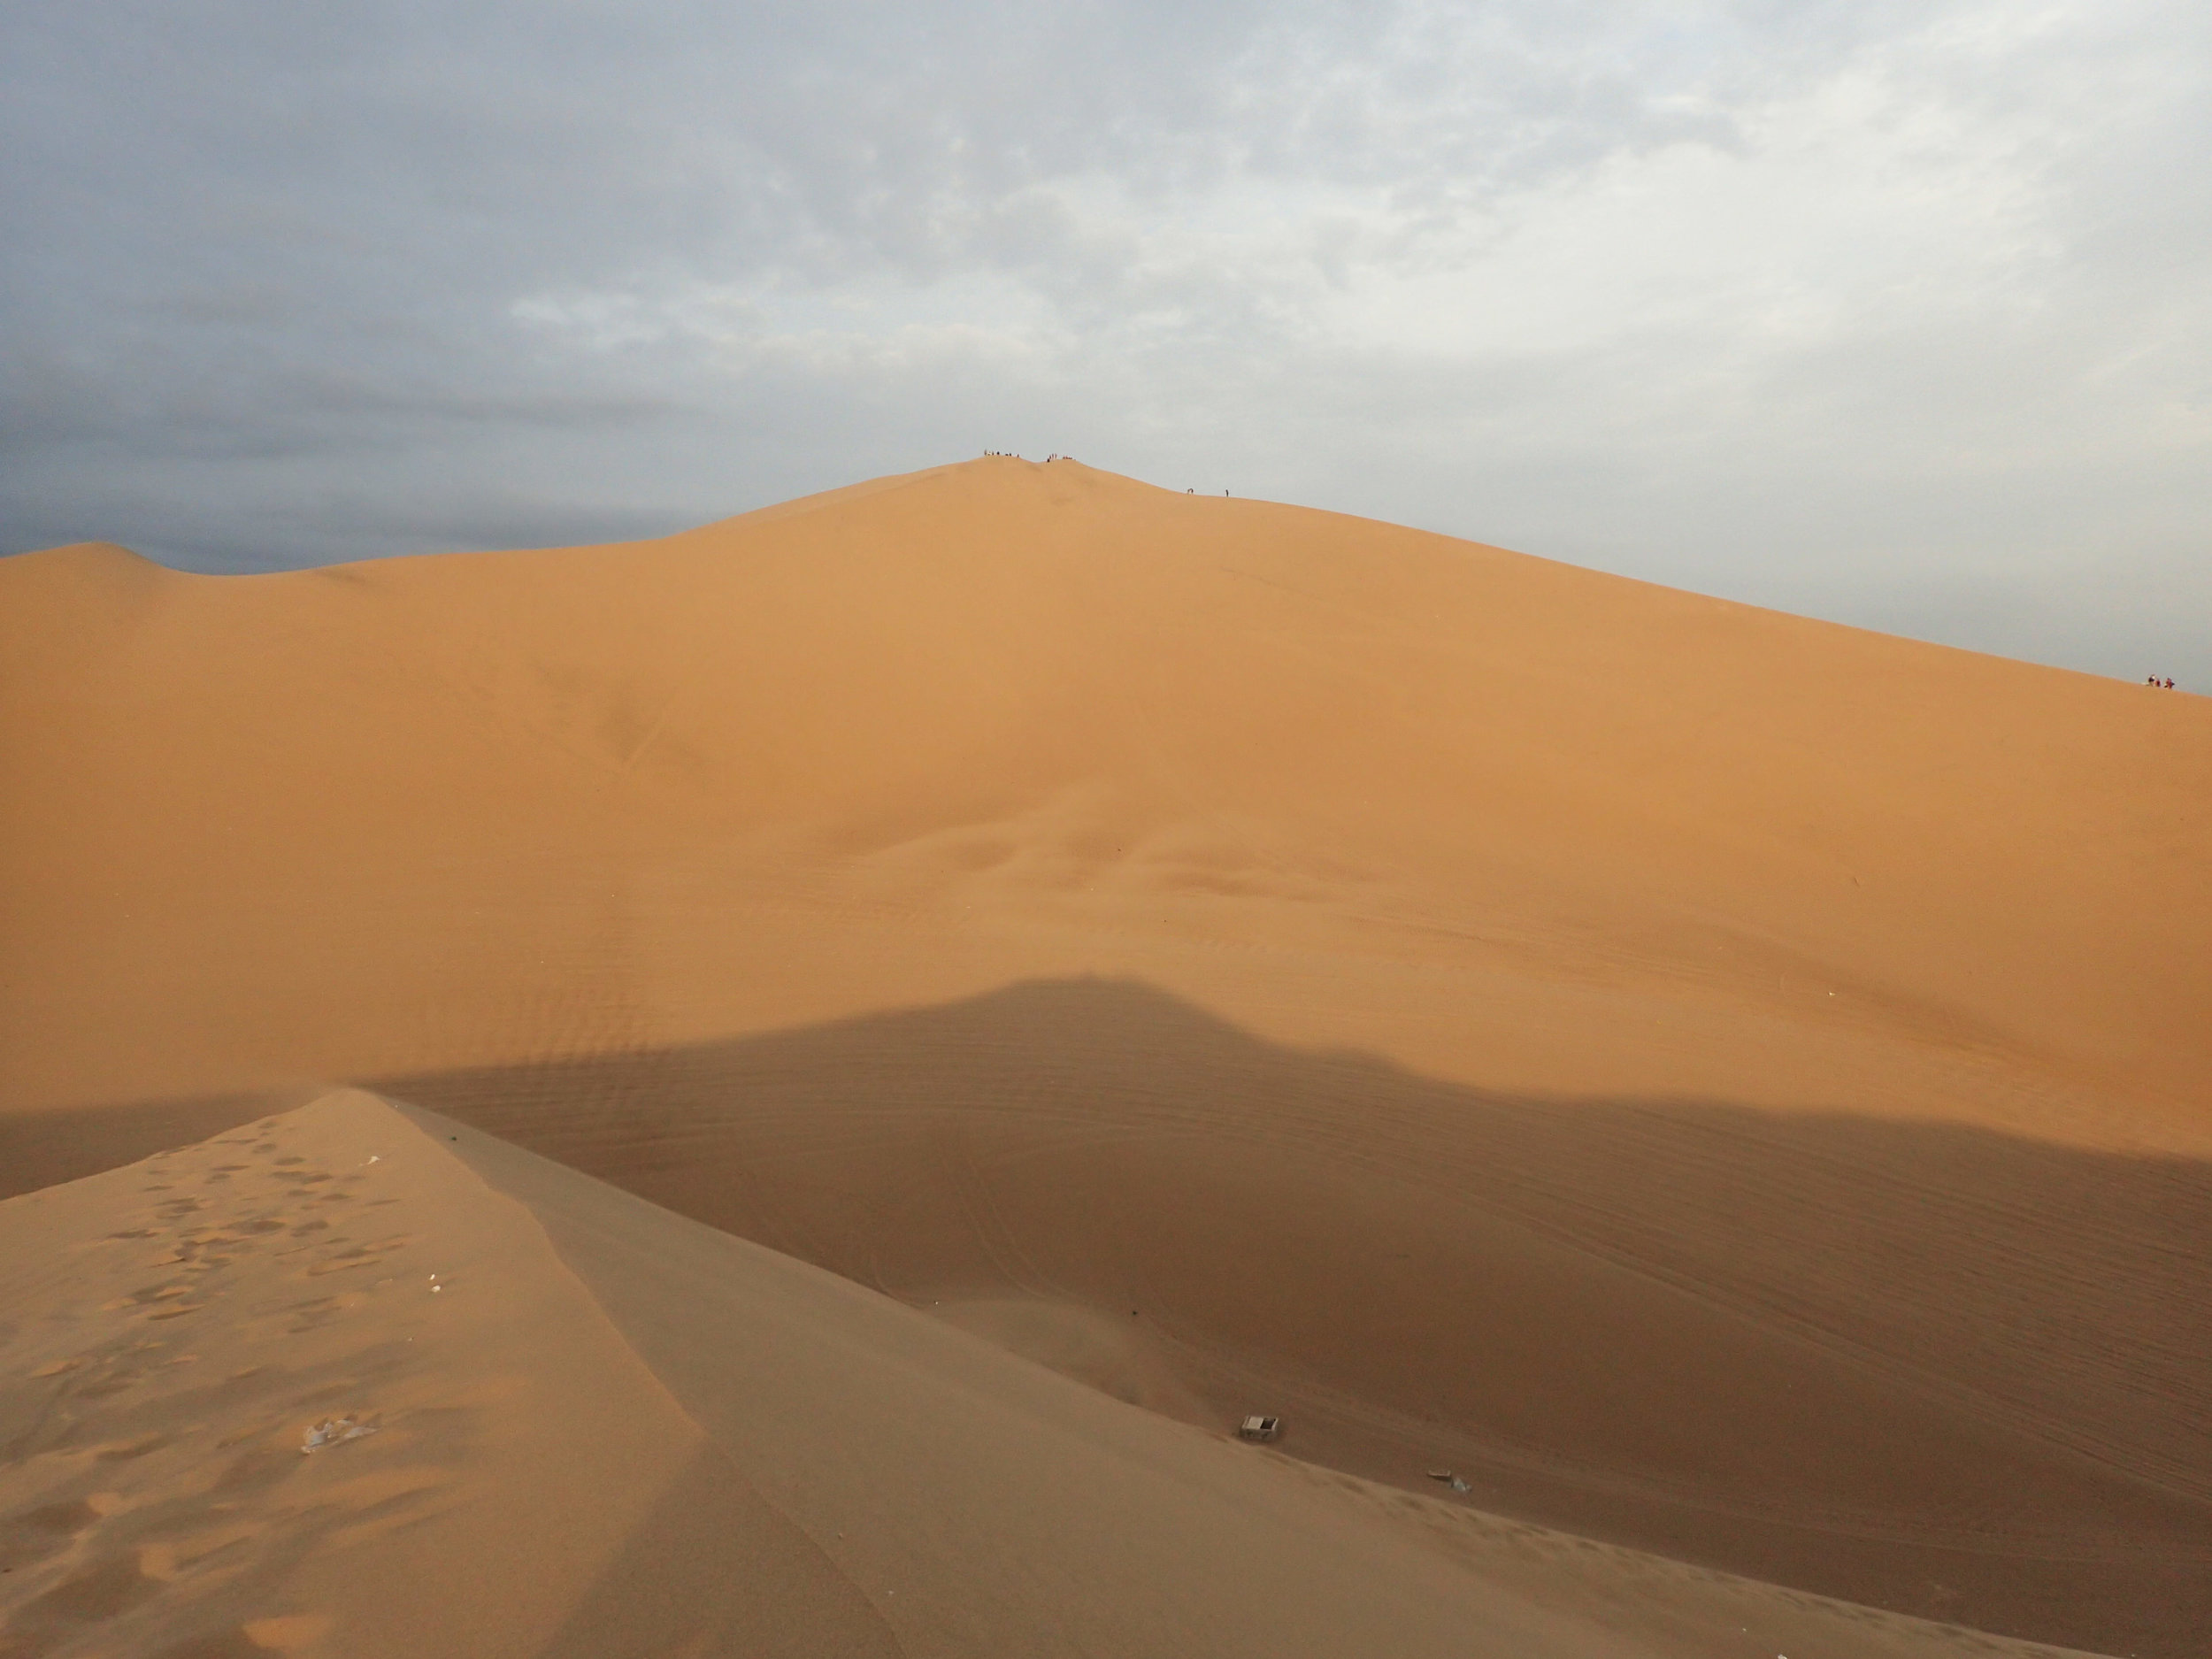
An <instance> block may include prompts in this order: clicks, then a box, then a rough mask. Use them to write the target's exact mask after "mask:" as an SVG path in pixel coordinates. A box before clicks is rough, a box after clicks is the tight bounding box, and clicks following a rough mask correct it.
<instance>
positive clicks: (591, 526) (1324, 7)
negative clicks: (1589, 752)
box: [0, 0, 2212, 688]
mask: <svg viewBox="0 0 2212 1659" xmlns="http://www.w3.org/2000/svg"><path fill="white" fill-rule="evenodd" d="M0 36H4V38H0V65H4V68H0V91H4V93H5V96H4V98H0V189H4V191H5V202H6V211H7V222H8V223H9V225H10V227H11V231H10V234H9V236H8V238H7V239H6V241H5V244H4V247H0V550H13V549H22V548H27V547H33V546H39V545H44V544H48V543H51V542H55V541H71V540H81V539H87V538H94V537H97V538H104V539H110V540H116V541H125V542H127V543H128V544H130V545H132V546H134V547H137V548H139V549H142V550H143V551H146V552H148V553H150V554H153V555H155V556H157V557H165V558H168V559H171V560H173V561H174V562H177V563H180V564H184V565H191V566H194V567H196V568H203V569H258V568H269V567H273V566H279V565H300V564H308V563H317V562H322V561H326V560H331V559H339V558H352V557H371V556H375V555H380V554H387V553H395V552H403V551H417V550H426V549H438V548H446V547H466V546H491V545H508V546H512V545H527V544H531V543H538V542H549V541H591V540H599V539H605V538H609V537H614V536H618V535H633V534H651V533H655V532H658V531H662V530H667V529H673V528H676V527H679V526H683V525H686V524H689V523H693V522H697V521H700V520H703V519H706V518H715V517H719V516H722V515H724V514H726V513H730V512H734V511H741V510H743V509H745V508H748V507H751V506H756V505H759V504H762V503H765V502H768V501H772V500H777V499H780V498H783V497H786V496H788V495H796V494H800V493H803V492H804V491H807V490H810V489H815V488H826V487H829V486H832V485H835V484H839V483H844V482H849V481H851V480H854V479H856V478H859V477H864V476H868V475H871V474H874V473H879V472H891V471H897V470H902V469H906V468H910V467H914V466H920V465H930V464H932V463H934V462H938V461H941V460H947V459H955V458H959V457H964V456H966V455H970V454H973V453H975V452H977V451H978V450H979V449H984V448H993V449H1016V450H1020V451H1023V452H1025V453H1033V454H1040V455H1041V454H1042V453H1044V452H1045V451H1046V450H1048V449H1059V450H1064V451H1071V452H1073V453H1075V454H1078V455H1080V456H1082V457H1083V458H1084V459H1086V460H1087V461H1091V462H1093V463H1094V464H1097V465H1105V466H1109V467H1112V468H1114V469H1116V470H1118V471H1124V472H1133V473H1135V474H1137V475H1139V476H1141V477H1146V478H1149V479H1152V480H1156V481H1157V482H1160V483H1163V484H1166V485H1170V486H1173V487H1181V486H1185V485H1190V486H1194V487H1197V488H1215V489H1218V488H1232V489H1233V490H1235V491H1236V492H1237V493H1238V494H1240V495H1272V496H1276V497H1279V498H1282V499H1286V500H1292V501H1299V502H1304V503H1312V504H1316V505H1322V506H1328V507H1334V508H1339V509H1342V510H1346V511H1355V512H1362V513H1367V514H1371V515H1373V516H1376V517H1381V518H1392V519H1396V520H1400V521H1405V522H1412V523H1417V524H1424V525H1428V526H1433V527H1435V528H1439V529H1444V530H1448V531H1452V532H1454V533H1456V534H1465V535H1471V536H1474V537H1478V538H1479V539H1482V540H1486V541H1499V542H1503V543H1505V544H1507V545H1510V546H1517V547H1521V548H1524V549H1527V550H1529V551H1532V552H1538V553H1544V554H1548V555H1550V556H1553V557H1562V558H1566V559H1571V560H1573V561H1576V562H1578V563H1584V564H1591V565H1601V566H1603V567H1606V568H1610V569H1615V570H1620V571H1624V572H1629V573H1632V574H1636V575H1640V576H1645V577H1648V578H1651V579H1654V580H1662V581H1669V582H1673V583H1677V584H1678V585H1682V586H1687V587H1694V588H1703V589H1706V590H1708V591H1712V592H1718V593H1724V594H1728V595H1733V596H1737V597H1742V598H1747V599H1752V600H1755V601H1757V602H1760V603H1772V604H1778V605H1782V606H1785V607H1786V608H1790V609H1793V610H1801V611H1811V612H1814V613H1816V614H1820V615H1826V616H1832V617H1836V618H1839V619H1843V620H1848V621H1856V622H1863V623H1866V624H1870V625H1871V626H1883V627H1889V628H1893V629H1897V630H1899V631H1902V632H1907V633H1912V634H1920V635H1922V636H1924V637H1930V638H1936V639H1941V640H1945V641H1950V642H1953V643H1958V644H1963V645H1969V646H1974V647H1978V648H1980V649H1993V650H2001V651H2007V652H2009V653H2013V654H2016V655H2023V656H2028V657H2037V658H2039V659H2042V660H2046V661H2051V662H2057V663H2062V664H2068V665H2071V666H2077V667H2082V668H2086V669H2090V670H2093V671H2097V672H2112V673H2118V674H2124V675H2126V676H2129V677H2131V678H2139V677H2140V675H2141V674H2143V673H2146V672H2152V671H2154V670H2156V671H2158V672H2171V673H2174V674H2176V675H2177V677H2181V678H2184V679H2186V680H2190V681H2191V682H2192V683H2194V684H2196V685H2198V686H2199V687H2204V688H2212V627H2208V620H2212V173H2208V170H2207V169H2206V167H2205V166H2204V165H2203V157H2205V156H2206V155H2208V154H2212V12H2208V11H2207V9H2206V8H2204V7H2203V6H2201V5H2199V4H2186V3H2185V0H2102V3H2101V4H2066V3H2062V4H2049V5H2040V6H2038V5H2032V4H1946V0H1922V3H1921V4H1912V5H1905V4H1885V3H1884V0H1871V3H1866V0H1862V3H1859V4H1828V3H1825V0H1809V3H1808V4H1789V5H1785V4H1778V3H1776V0H1739V3H1738V4H1705V5H1696V4H1692V5H1689V6H1685V5H1682V4H1669V5H1659V4H1573V3H1572V0H1570V3H1569V4H1558V3H1557V0H1548V3H1547V4H1534V3H1533V0H1509V3H1508V4H1494V5H1488V6H1474V5H1439V4H1399V5H1395V6H1392V5H1387V4H1362V5H1356V6H1355V5H1351V4H1333V3H1328V0H1290V3H1289V4H1267V5H1261V4H1246V3H1245V0H1226V3H1222V4H1207V3H1206V0H1190V3H1189V4H1172V5H1171V4H1152V3H1151V0H1139V3H1137V4H1124V5H1119V6H1116V7H1110V8H1109V7H1099V6H1095V5H1078V4H1060V3H1058V0H1035V3H1025V4H1020V5H1014V4H942V5H936V6H932V7H927V8H917V7H914V6H911V5H904V6H902V5H894V4H876V3H874V0H846V3H844V4H823V5H818V6H813V7H808V8H788V7H776V8H770V7H764V6H759V7H755V6H745V5H739V6H731V5H727V4H723V5H718V6H707V5H695V4H657V5H650V6H639V5H615V4H586V3H582V0H570V3H568V4H561V3H559V0H549V3H546V4H533V5H530V6H527V7H524V6H505V5H489V4H473V5H461V6H453V5H431V4H392V3H386V4H367V5H362V6H357V7H348V8H336V9H333V8H302V7H296V6H280V5H276V4H258V3H255V4H246V3H236V4H219V3H211V4H196V5H194V6H191V7H179V6H175V5H173V4H148V3H145V0H120V3H119V4H108V5H104V6H98V7H86V6H76V5H64V4H51V3H50V0H27V3H26V4H22V5H19V6H17V7H13V8H11V9H10V11H9V12H8V14H7V17H6V20H5V21H4V22H0Z"/></svg>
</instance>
